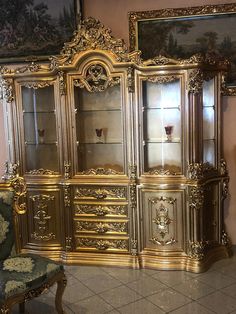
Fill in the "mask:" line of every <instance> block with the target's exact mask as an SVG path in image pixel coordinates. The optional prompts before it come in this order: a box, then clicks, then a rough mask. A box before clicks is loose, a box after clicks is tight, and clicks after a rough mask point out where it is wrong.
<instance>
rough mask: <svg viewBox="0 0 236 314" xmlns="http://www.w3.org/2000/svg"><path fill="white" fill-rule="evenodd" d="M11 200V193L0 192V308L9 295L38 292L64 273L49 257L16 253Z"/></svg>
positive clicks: (12, 195) (12, 196)
mask: <svg viewBox="0 0 236 314" xmlns="http://www.w3.org/2000/svg"><path fill="white" fill-rule="evenodd" d="M13 200H14V193H13V192H12V191H10V190H6V191H5V190H1V191H0V305H1V304H3V303H4V301H6V299H7V298H9V297H11V296H14V295H16V294H19V293H24V292H27V291H29V290H31V289H37V288H38V287H40V286H41V285H42V284H43V283H44V282H46V281H47V280H48V279H50V278H51V277H52V276H53V275H54V274H56V273H57V272H59V271H61V270H63V266H62V265H61V264H59V263H56V262H54V261H52V260H50V259H48V258H44V257H41V256H39V255H34V254H19V255H16V254H15V252H14V251H15V250H14V248H15V246H14V244H15V233H14V217H13V214H14V208H13ZM0 311H1V310H0Z"/></svg>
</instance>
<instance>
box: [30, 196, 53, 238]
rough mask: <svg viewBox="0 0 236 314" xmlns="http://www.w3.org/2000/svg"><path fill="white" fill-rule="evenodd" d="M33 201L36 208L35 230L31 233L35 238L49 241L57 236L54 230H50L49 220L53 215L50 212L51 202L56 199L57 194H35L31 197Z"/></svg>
mask: <svg viewBox="0 0 236 314" xmlns="http://www.w3.org/2000/svg"><path fill="white" fill-rule="evenodd" d="M29 198H30V200H31V201H32V202H33V208H34V212H35V214H34V217H33V218H34V224H35V231H34V232H33V233H32V234H31V236H32V238H34V239H35V240H42V241H49V240H51V239H55V238H56V236H55V234H54V233H53V232H49V221H50V220H51V219H52V216H51V215H49V214H48V211H49V203H50V202H51V201H54V199H55V196H53V195H43V194H38V195H33V196H30V197H29Z"/></svg>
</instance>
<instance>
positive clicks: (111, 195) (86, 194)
mask: <svg viewBox="0 0 236 314" xmlns="http://www.w3.org/2000/svg"><path fill="white" fill-rule="evenodd" d="M80 199H93V200H126V199H127V187H123V186H122V187H117V186H116V187H115V186H92V187H91V186H81V187H79V186H77V187H76V188H75V196H74V201H76V200H80Z"/></svg>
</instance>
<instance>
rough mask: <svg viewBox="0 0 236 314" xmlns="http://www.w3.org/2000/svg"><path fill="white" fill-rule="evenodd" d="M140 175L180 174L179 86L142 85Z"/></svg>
mask: <svg viewBox="0 0 236 314" xmlns="http://www.w3.org/2000/svg"><path fill="white" fill-rule="evenodd" d="M142 93H143V132H142V133H143V146H144V149H143V160H144V172H150V173H152V172H154V173H157V174H158V173H163V172H166V173H169V174H178V173H181V172H182V142H181V137H182V135H181V134H182V119H181V84H180V80H179V79H175V80H173V81H171V82H169V81H168V79H167V82H158V78H156V80H155V79H154V80H153V79H151V81H149V80H147V81H143V82H142Z"/></svg>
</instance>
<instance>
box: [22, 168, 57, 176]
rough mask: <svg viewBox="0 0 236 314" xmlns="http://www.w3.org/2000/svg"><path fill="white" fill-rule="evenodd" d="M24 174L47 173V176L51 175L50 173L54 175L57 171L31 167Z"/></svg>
mask: <svg viewBox="0 0 236 314" xmlns="http://www.w3.org/2000/svg"><path fill="white" fill-rule="evenodd" d="M26 174H31V175H40V176H41V175H47V176H51V175H55V174H57V172H55V171H53V170H49V169H43V168H40V169H33V170H30V171H27V172H26Z"/></svg>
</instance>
